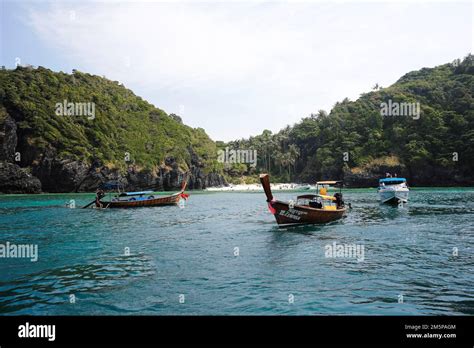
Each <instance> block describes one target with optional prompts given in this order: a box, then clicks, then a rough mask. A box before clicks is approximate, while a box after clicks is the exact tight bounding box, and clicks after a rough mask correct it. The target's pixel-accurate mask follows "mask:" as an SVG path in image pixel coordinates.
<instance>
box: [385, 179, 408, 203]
mask: <svg viewBox="0 0 474 348" xmlns="http://www.w3.org/2000/svg"><path fill="white" fill-rule="evenodd" d="M409 192H410V190H409V189H408V185H407V180H406V179H405V178H384V179H380V180H379V188H378V193H379V199H380V201H381V202H382V203H395V204H398V203H400V202H402V203H407V202H408V193H409Z"/></svg>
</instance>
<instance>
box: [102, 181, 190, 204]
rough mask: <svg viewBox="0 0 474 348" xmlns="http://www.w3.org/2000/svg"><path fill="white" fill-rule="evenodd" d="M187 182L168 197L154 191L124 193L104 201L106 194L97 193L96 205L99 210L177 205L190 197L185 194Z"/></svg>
mask: <svg viewBox="0 0 474 348" xmlns="http://www.w3.org/2000/svg"><path fill="white" fill-rule="evenodd" d="M186 184H187V182H186V181H184V183H183V185H182V187H181V191H179V192H177V193H174V194H172V195H168V196H160V195H156V194H154V193H153V191H140V192H122V193H118V194H116V195H115V196H114V198H112V199H110V198H109V200H108V201H107V200H103V198H104V197H105V194H103V191H101V192H102V193H100V191H98V192H97V197H96V201H95V205H96V207H98V208H138V207H156V206H165V205H175V204H178V203H179V202H180V200H181V199H184V200H187V199H188V197H189V195H188V194H186V193H184V190H185V189H186Z"/></svg>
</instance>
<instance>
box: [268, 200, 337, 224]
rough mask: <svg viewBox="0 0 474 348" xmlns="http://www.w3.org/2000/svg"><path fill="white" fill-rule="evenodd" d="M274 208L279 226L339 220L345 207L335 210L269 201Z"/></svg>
mask: <svg viewBox="0 0 474 348" xmlns="http://www.w3.org/2000/svg"><path fill="white" fill-rule="evenodd" d="M269 204H270V205H271V207H272V208H273V209H274V214H273V215H274V216H275V219H276V222H277V223H278V226H279V227H285V226H291V225H305V224H324V223H328V222H331V221H335V220H338V219H340V218H342V217H343V216H344V213H345V212H346V209H345V208H339V209H335V210H327V209H319V208H311V207H308V206H302V205H294V206H293V207H290V205H289V203H286V202H282V201H272V202H270V203H269Z"/></svg>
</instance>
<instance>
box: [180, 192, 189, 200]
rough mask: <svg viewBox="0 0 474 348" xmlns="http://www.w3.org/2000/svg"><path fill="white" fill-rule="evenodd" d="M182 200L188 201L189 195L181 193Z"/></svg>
mask: <svg viewBox="0 0 474 348" xmlns="http://www.w3.org/2000/svg"><path fill="white" fill-rule="evenodd" d="M179 196H180V197H181V198H184V199H185V200H188V197H189V195H188V194H187V193H181V194H180V195H179Z"/></svg>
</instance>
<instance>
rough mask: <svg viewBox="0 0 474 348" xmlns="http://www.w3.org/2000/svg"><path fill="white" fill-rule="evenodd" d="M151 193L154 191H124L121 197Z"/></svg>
mask: <svg viewBox="0 0 474 348" xmlns="http://www.w3.org/2000/svg"><path fill="white" fill-rule="evenodd" d="M150 193H153V191H138V192H123V193H121V194H120V197H124V196H140V195H148V194H150Z"/></svg>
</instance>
